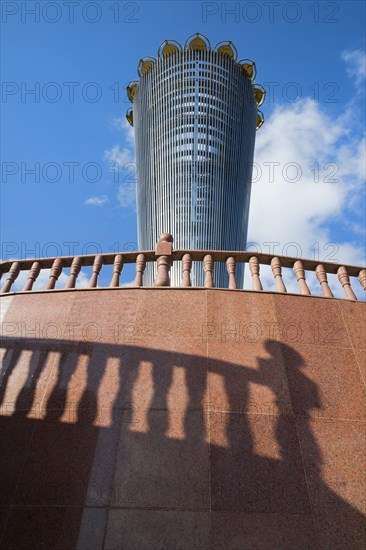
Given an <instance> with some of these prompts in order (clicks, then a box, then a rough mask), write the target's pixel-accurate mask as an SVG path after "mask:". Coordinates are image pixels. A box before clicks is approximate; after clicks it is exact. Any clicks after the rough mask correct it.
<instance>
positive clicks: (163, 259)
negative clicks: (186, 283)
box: [154, 256, 171, 286]
mask: <svg viewBox="0 0 366 550" xmlns="http://www.w3.org/2000/svg"><path fill="white" fill-rule="evenodd" d="M156 263H157V266H158V270H157V273H156V277H155V281H154V286H170V276H169V272H170V265H171V260H170V257H169V256H159V257H158V258H157V260H156Z"/></svg>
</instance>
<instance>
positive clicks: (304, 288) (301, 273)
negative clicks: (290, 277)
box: [294, 260, 311, 296]
mask: <svg viewBox="0 0 366 550" xmlns="http://www.w3.org/2000/svg"><path fill="white" fill-rule="evenodd" d="M294 273H295V277H296V279H297V283H298V285H299V290H300V294H303V295H305V296H310V295H311V292H310V290H309V287H308V285H307V284H306V281H305V270H304V266H303V265H302V261H301V260H296V262H295V263H294Z"/></svg>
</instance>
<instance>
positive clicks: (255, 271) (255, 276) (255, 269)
mask: <svg viewBox="0 0 366 550" xmlns="http://www.w3.org/2000/svg"><path fill="white" fill-rule="evenodd" d="M249 269H250V273H251V275H252V280H253V283H252V290H263V287H262V283H261V280H260V278H259V261H258V258H256V257H255V256H252V257H251V258H250V259H249Z"/></svg>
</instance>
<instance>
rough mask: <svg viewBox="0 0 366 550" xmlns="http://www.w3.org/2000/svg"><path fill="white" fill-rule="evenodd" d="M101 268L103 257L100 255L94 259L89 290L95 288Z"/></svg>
mask: <svg viewBox="0 0 366 550" xmlns="http://www.w3.org/2000/svg"><path fill="white" fill-rule="evenodd" d="M102 266H103V256H102V255H101V254H98V255H97V256H95V258H94V263H93V273H92V276H91V277H90V281H89V288H95V287H96V286H97V284H98V277H99V273H100V271H101V269H102Z"/></svg>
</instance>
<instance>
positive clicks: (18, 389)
mask: <svg viewBox="0 0 366 550" xmlns="http://www.w3.org/2000/svg"><path fill="white" fill-rule="evenodd" d="M1 302H2V312H3V326H2V340H1V348H0V352H1V357H2V371H1V372H2V384H1V387H0V446H1V452H0V471H1V491H0V514H1V520H0V541H1V542H0V547H1V548H4V549H6V550H10V549H14V550H15V549H16V550H22V549H27V550H28V549H29V550H33V549H35V548H37V550H38V549H47V550H48V549H50V550H51V549H52V550H59V549H62V550H72V549H74V548H77V549H82V550H99V549H102V548H103V549H106V550H145V549H146V550H176V549H177V550H178V549H184V550H205V549H220V550H221V549H225V550H226V549H235V550H236V549H237V550H244V549H250V550H253V549H260V550H265V549H271V550H273V549H281V550H283V549H285V550H286V549H289V550H293V549H295V548H296V549H297V550H301V549H315V548H321V549H329V550H334V549H337V548H339V549H342V550H343V549H345V548H347V549H358V548H359V549H361V548H362V549H363V548H364V526H365V522H364V517H365V516H364V514H365V500H364V498H365V475H364V474H365V387H364V383H365V378H366V367H365V359H366V344H365V338H364V331H365V304H363V303H358V302H351V301H346V300H336V299H326V298H317V297H307V296H294V295H279V294H274V293H265V292H243V291H227V290H216V289H207V290H203V289H193V288H191V289H142V288H136V289H123V288H121V289H104V290H103V289H91V290H67V291H53V292H30V293H26V294H18V295H9V296H6V297H4V298H2V300H1Z"/></svg>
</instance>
